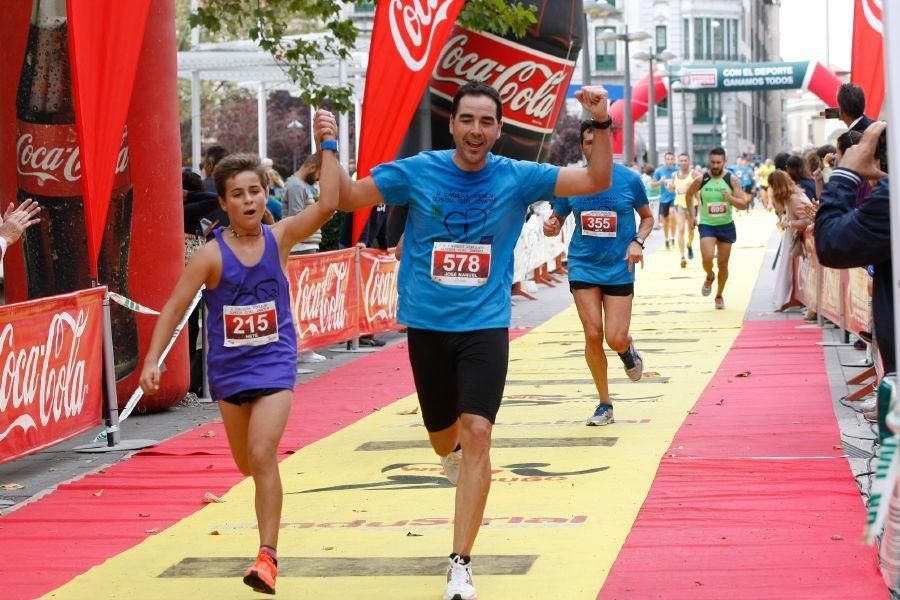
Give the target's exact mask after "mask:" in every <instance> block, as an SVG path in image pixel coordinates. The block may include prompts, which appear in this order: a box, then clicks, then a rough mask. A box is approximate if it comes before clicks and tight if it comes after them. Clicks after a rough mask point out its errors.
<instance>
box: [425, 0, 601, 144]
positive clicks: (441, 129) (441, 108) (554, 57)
mask: <svg viewBox="0 0 900 600" xmlns="http://www.w3.org/2000/svg"><path fill="white" fill-rule="evenodd" d="M522 4H524V5H526V6H528V5H530V6H536V7H537V12H536V16H537V18H538V22H537V23H536V24H535V25H533V26H532V27H531V28H529V30H528V33H527V35H526V36H525V37H524V38H515V37H513V36H512V35H510V36H508V37H506V38H502V37H499V36H496V35H492V34H489V33H476V32H474V31H470V30H468V29H464V28H462V27H460V26H459V25H457V26H456V27H455V28H454V29H453V31H452V33H451V34H450V37H449V39H448V41H447V43H446V45H445V46H444V49H443V52H442V53H441V57H440V59H439V60H438V62H437V65H436V66H435V69H434V74H433V76H432V79H431V115H432V126H431V135H432V141H433V145H434V148H436V149H439V148H450V147H452V145H453V139H452V138H451V137H450V133H449V131H448V129H447V121H448V119H449V117H450V105H451V101H452V99H453V95H454V94H455V93H456V90H457V89H459V87H460V86H461V85H463V84H465V83H466V82H467V81H470V80H479V81H484V82H485V83H488V84H490V85H492V86H493V87H494V88H496V89H497V91H498V92H500V97H501V98H502V99H503V135H502V136H501V137H500V140H499V141H498V142H497V145H496V146H494V150H493V152H494V153H495V154H502V155H504V156H509V157H510V158H517V159H523V160H537V161H545V160H546V159H547V157H548V156H549V155H550V141H551V138H552V136H553V130H554V129H555V127H556V121H557V118H558V117H559V113H560V111H561V110H562V108H563V105H564V104H565V99H566V92H567V91H568V88H569V81H570V80H571V78H572V73H573V71H574V69H575V60H576V58H577V57H578V52H579V51H580V49H581V45H582V40H583V39H584V33H583V30H584V26H583V23H584V17H583V15H582V10H583V8H582V2H581V0H554V1H553V2H544V1H538V0H523V2H522Z"/></svg>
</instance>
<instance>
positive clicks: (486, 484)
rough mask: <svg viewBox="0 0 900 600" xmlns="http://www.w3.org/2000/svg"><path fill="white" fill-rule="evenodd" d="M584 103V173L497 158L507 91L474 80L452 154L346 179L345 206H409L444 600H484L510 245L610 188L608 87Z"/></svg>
mask: <svg viewBox="0 0 900 600" xmlns="http://www.w3.org/2000/svg"><path fill="white" fill-rule="evenodd" d="M576 96H577V98H578V100H579V101H580V102H581V104H582V105H583V106H584V108H585V110H587V111H588V112H589V113H590V114H591V115H592V116H593V117H594V119H595V121H596V123H595V127H596V129H597V131H598V133H597V135H596V138H597V140H596V142H595V144H594V146H595V148H594V151H593V153H592V155H591V158H590V160H589V161H588V166H587V168H559V167H555V166H551V165H542V164H537V163H533V162H526V161H516V160H510V159H508V158H504V157H500V156H496V155H494V154H491V152H490V150H491V148H492V147H493V146H494V144H495V143H496V141H497V139H498V138H499V136H500V131H501V127H502V122H501V119H502V101H501V99H500V94H499V93H498V92H497V91H496V90H495V89H494V88H492V87H490V86H488V85H486V84H484V83H480V82H470V83H467V84H465V85H463V86H462V87H460V88H459V90H458V91H457V93H456V95H455V97H454V98H453V103H452V106H451V110H450V132H451V134H452V136H453V141H454V143H455V146H456V148H455V149H454V150H445V151H440V152H422V153H420V154H418V155H416V156H413V157H410V158H407V159H404V160H399V161H394V162H390V163H386V164H383V165H380V166H378V167H376V168H375V169H374V170H373V171H372V175H371V176H370V177H365V178H363V179H360V180H359V181H352V180H351V179H350V178H349V177H347V176H346V174H345V175H344V176H343V178H342V181H341V193H340V203H339V207H340V208H341V210H345V211H353V210H357V209H360V208H363V207H366V206H372V205H377V204H381V203H388V204H394V205H401V206H407V207H408V208H409V216H408V218H407V221H406V227H405V229H404V234H403V258H402V260H401V261H400V274H399V282H398V287H399V293H400V309H399V315H398V321H399V322H400V323H402V324H404V325H407V326H408V327H409V336H408V340H409V359H410V364H411V365H412V369H413V377H414V379H415V382H416V391H417V392H418V396H419V404H420V406H421V408H422V418H423V420H424V422H425V428H426V429H427V430H428V435H429V438H430V440H431V446H432V448H434V451H435V452H436V453H437V454H438V455H439V456H440V457H441V463H442V464H443V466H444V470H445V472H446V475H447V478H448V479H449V480H450V481H451V482H453V483H455V484H457V489H456V502H455V506H456V514H455V518H454V526H453V552H452V553H451V554H450V559H449V562H450V564H449V567H448V572H447V585H446V588H445V591H444V598H445V599H446V600H452V599H454V598H458V599H461V600H467V599H473V598H476V592H475V588H474V587H473V585H472V572H471V563H470V559H469V556H470V553H471V551H472V546H473V544H474V542H475V536H476V534H477V533H478V529H479V527H480V525H481V521H482V517H483V515H484V506H485V502H486V500H487V495H488V490H489V488H490V482H491V462H490V452H489V450H490V445H491V429H492V426H493V423H494V420H495V418H496V415H497V411H498V409H499V407H500V400H501V399H502V397H503V388H504V385H505V381H506V371H507V367H508V355H509V336H508V327H509V321H510V303H511V289H512V276H513V250H514V248H515V244H516V241H517V240H518V238H519V234H520V233H521V231H522V226H523V225H524V223H525V215H526V209H527V208H528V205H529V204H531V203H533V202H535V201H538V200H549V199H551V198H552V197H553V196H554V195H556V196H581V195H587V194H593V193H597V192H599V191H601V190H604V189H606V188H607V187H609V183H610V178H611V171H612V146H611V142H610V139H609V129H608V128H609V126H610V125H611V124H612V121H611V119H609V118H608V113H607V108H608V106H607V105H608V101H607V94H606V90H604V89H603V88H602V87H601V86H587V87H584V88H582V90H581V91H580V92H579V93H577V94H576ZM322 191H323V193H324V191H325V190H324V189H323V190H322ZM463 450H464V451H465V452H463Z"/></svg>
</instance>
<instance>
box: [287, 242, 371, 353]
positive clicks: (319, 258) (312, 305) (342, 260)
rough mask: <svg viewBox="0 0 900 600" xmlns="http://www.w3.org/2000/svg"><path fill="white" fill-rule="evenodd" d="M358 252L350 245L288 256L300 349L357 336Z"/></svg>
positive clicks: (289, 279) (288, 270)
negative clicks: (345, 247) (344, 247)
mask: <svg viewBox="0 0 900 600" xmlns="http://www.w3.org/2000/svg"><path fill="white" fill-rule="evenodd" d="M356 252H357V251H356V249H355V248H348V249H347V250H337V251H334V252H322V253H320V254H313V255H305V256H292V257H290V258H289V259H288V263H287V277H288V282H290V286H291V314H292V315H293V317H294V327H295V328H296V330H297V349H298V350H312V349H313V348H318V347H321V346H325V345H328V344H333V343H337V342H343V341H346V340H349V339H351V338H355V337H357V336H358V334H359V331H358V323H357V321H358V319H359V290H358V286H357V278H356Z"/></svg>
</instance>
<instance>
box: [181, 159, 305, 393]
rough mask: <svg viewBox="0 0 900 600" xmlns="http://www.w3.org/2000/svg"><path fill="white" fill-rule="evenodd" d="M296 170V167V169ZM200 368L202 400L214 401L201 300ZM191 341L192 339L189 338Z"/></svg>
mask: <svg viewBox="0 0 900 600" xmlns="http://www.w3.org/2000/svg"><path fill="white" fill-rule="evenodd" d="M294 170H295V171H296V169H294ZM199 308H200V315H199V321H200V340H201V343H200V362H201V363H202V364H201V365H200V370H201V372H202V373H203V387H202V389H201V391H200V393H201V394H203V397H202V398H200V400H202V401H204V402H212V401H213V400H212V396H211V395H210V393H209V372H208V371H207V369H206V357H207V355H208V354H209V339H207V337H206V305H205V304H204V302H203V301H202V300H201V301H200V306H199ZM188 341H189V342H190V340H188Z"/></svg>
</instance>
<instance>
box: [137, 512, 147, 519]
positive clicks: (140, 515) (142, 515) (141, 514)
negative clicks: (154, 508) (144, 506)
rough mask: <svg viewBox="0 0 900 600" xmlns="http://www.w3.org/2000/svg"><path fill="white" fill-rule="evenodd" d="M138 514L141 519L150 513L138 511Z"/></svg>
mask: <svg viewBox="0 0 900 600" xmlns="http://www.w3.org/2000/svg"><path fill="white" fill-rule="evenodd" d="M138 516H139V517H141V518H142V519H146V518H147V517H149V516H150V513H138Z"/></svg>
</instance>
